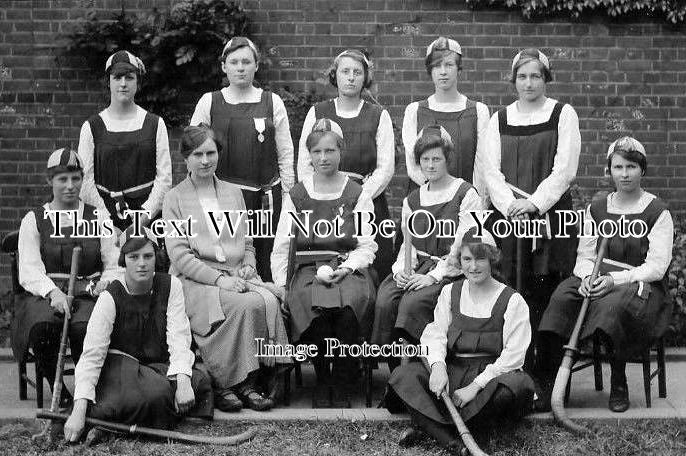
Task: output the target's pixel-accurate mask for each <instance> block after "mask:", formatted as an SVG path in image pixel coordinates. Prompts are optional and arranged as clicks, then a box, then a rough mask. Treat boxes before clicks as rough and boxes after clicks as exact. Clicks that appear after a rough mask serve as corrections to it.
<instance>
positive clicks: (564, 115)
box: [529, 104, 581, 214]
mask: <svg viewBox="0 0 686 456" xmlns="http://www.w3.org/2000/svg"><path fill="white" fill-rule="evenodd" d="M557 132H558V133H557V152H556V153H555V159H554V161H553V170H552V172H551V173H550V175H549V176H548V177H546V178H545V179H543V180H542V181H541V183H540V184H538V187H537V188H536V191H535V192H534V193H533V194H532V195H531V197H530V198H529V201H530V202H531V203H532V204H533V205H534V206H536V207H537V208H538V212H539V213H541V214H545V213H546V212H548V210H549V209H550V208H551V207H553V206H554V205H555V203H557V201H558V200H559V199H560V198H561V197H562V194H563V193H564V192H566V191H567V189H568V188H569V186H570V185H571V184H572V182H573V181H574V178H575V177H576V171H577V168H578V167H579V154H580V153H581V133H579V118H578V117H577V115H576V111H574V108H572V107H571V106H570V105H568V104H566V105H564V107H563V108H562V112H561V113H560V122H559V124H558V127H557Z"/></svg>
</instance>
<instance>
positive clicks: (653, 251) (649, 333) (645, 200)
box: [537, 136, 674, 412]
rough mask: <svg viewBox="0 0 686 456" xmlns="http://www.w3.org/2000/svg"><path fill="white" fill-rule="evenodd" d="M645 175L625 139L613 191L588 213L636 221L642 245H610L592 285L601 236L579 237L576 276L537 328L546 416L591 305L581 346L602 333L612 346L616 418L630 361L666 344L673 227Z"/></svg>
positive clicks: (633, 143)
mask: <svg viewBox="0 0 686 456" xmlns="http://www.w3.org/2000/svg"><path fill="white" fill-rule="evenodd" d="M646 170H647V158H646V152H645V148H644V147H643V145H642V144H641V143H640V142H639V141H637V140H636V139H634V138H632V137H629V136H625V137H622V138H620V139H618V140H617V141H615V142H613V143H612V144H611V145H610V147H609V148H608V151H607V170H606V172H607V173H609V175H610V176H611V177H612V180H613V182H614V185H615V191H614V192H612V193H610V194H609V195H607V197H603V198H600V199H596V200H594V201H593V202H592V203H591V204H590V205H589V206H588V208H587V209H586V221H587V222H591V221H593V222H595V223H602V222H603V221H604V220H609V221H613V222H619V223H621V220H622V218H623V220H624V221H625V223H626V224H628V223H630V222H632V221H634V220H636V221H637V222H636V223H633V225H637V223H641V224H642V225H643V226H644V227H645V233H644V234H643V235H641V236H639V237H636V236H631V235H629V236H628V237H621V236H620V235H619V234H617V235H616V236H614V237H612V239H611V240H610V242H609V244H608V248H607V253H606V255H605V258H604V260H603V262H602V264H601V268H600V275H599V276H598V278H597V279H596V280H595V282H593V283H590V280H589V279H590V276H591V271H592V270H593V263H594V261H595V257H596V251H597V248H598V245H599V243H598V238H597V236H595V237H594V236H587V237H581V238H580V241H579V248H578V251H577V258H576V265H575V267H574V276H572V277H570V278H568V279H567V280H565V281H564V282H562V283H561V284H560V285H559V286H558V287H557V289H556V290H555V293H553V296H552V298H551V299H550V305H549V306H548V309H547V310H546V312H545V314H544V315H543V319H542V320H541V325H540V326H539V328H538V331H539V332H540V337H541V343H540V345H539V353H538V357H537V364H538V368H537V372H538V375H539V381H540V382H541V387H542V389H543V394H542V395H541V396H542V400H541V401H540V403H539V404H537V405H539V406H540V407H541V408H542V409H548V408H549V407H550V405H549V397H550V391H551V389H552V386H553V382H554V380H555V375H556V372H557V369H558V368H559V366H560V363H561V361H562V356H563V350H562V344H563V343H565V342H566V341H567V340H568V339H569V336H570V335H571V332H572V328H573V327H574V323H575V322H576V318H577V315H578V314H579V309H580V308H581V303H582V301H583V299H584V298H585V297H587V296H588V297H590V298H591V302H590V306H589V308H588V313H587V314H586V320H585V323H584V326H583V329H582V332H581V334H580V340H583V339H584V338H587V337H590V336H592V335H594V334H596V333H599V335H600V336H601V339H604V342H606V343H607V344H608V348H609V352H610V354H611V356H612V361H611V363H610V369H611V377H610V400H609V404H608V406H609V408H610V410H612V411H613V412H624V411H626V410H627V409H628V408H629V392H628V389H627V382H626V374H625V368H626V360H628V359H630V358H632V357H635V356H636V355H638V354H640V353H641V352H642V351H643V350H645V349H646V348H647V347H649V346H650V345H651V344H652V343H653V342H654V341H655V340H657V339H658V338H660V337H661V336H662V335H663V334H664V332H665V330H666V329H667V326H668V325H669V322H670V319H671V316H672V302H671V300H670V299H669V296H668V295H667V294H666V292H667V270H668V268H669V263H670V262H671V260H672V243H673V239H674V223H673V221H672V216H671V214H670V212H669V209H668V208H667V205H666V204H665V203H664V202H663V201H662V200H661V199H660V198H658V197H656V196H655V195H653V194H652V193H648V192H647V191H645V190H643V188H642V187H641V179H642V177H643V176H644V175H645V173H646Z"/></svg>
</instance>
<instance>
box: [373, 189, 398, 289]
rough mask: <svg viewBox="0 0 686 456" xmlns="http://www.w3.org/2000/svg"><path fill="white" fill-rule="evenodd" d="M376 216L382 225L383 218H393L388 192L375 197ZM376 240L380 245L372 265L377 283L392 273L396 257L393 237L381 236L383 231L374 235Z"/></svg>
mask: <svg viewBox="0 0 686 456" xmlns="http://www.w3.org/2000/svg"><path fill="white" fill-rule="evenodd" d="M373 203H374V217H375V222H374V223H376V224H377V225H380V224H381V222H382V221H383V220H389V219H390V218H391V213H390V212H389V210H388V202H387V201H386V192H385V191H384V192H382V193H381V194H380V195H379V196H377V197H376V198H374V200H373ZM374 242H376V245H378V247H379V248H378V250H377V251H376V256H375V257H374V263H372V267H373V268H374V270H375V271H376V278H375V279H376V280H377V281H376V283H375V285H378V283H379V282H380V281H381V280H383V278H384V277H386V276H387V275H388V274H390V273H391V266H393V261H394V259H395V255H394V251H393V238H392V237H390V238H386V237H383V236H381V233H377V235H376V236H375V237H374Z"/></svg>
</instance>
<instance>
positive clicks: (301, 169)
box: [298, 106, 317, 182]
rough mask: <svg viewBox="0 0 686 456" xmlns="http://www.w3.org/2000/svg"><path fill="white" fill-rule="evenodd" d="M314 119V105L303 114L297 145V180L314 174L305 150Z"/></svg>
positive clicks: (308, 153)
mask: <svg viewBox="0 0 686 456" xmlns="http://www.w3.org/2000/svg"><path fill="white" fill-rule="evenodd" d="M316 120H317V119H316V116H315V112H314V106H312V107H311V108H310V110H309V111H307V116H305V120H304V121H303V129H302V133H301V134H300V143H299V145H298V182H302V181H303V180H305V177H307V176H310V175H312V174H314V168H313V167H312V161H311V160H310V152H309V151H308V150H307V137H308V136H309V135H310V132H311V131H312V127H314V123H315V122H316Z"/></svg>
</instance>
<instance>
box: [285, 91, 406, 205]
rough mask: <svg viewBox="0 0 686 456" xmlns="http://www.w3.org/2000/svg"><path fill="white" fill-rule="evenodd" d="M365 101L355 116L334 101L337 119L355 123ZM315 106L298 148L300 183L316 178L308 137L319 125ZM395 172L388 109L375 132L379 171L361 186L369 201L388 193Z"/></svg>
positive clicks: (306, 121) (307, 119)
mask: <svg viewBox="0 0 686 456" xmlns="http://www.w3.org/2000/svg"><path fill="white" fill-rule="evenodd" d="M364 103H365V102H364V100H360V105H359V106H358V108H357V111H356V112H353V113H346V112H342V111H341V110H340V109H339V108H338V98H334V106H335V107H336V115H337V116H338V117H342V118H344V119H353V118H355V117H357V116H359V115H360V111H362V107H363V106H364ZM316 120H317V119H316V115H315V112H314V106H312V107H311V108H310V110H309V111H308V112H307V116H306V117H305V121H304V122H303V129H302V133H301V135H300V143H299V146H298V180H300V181H303V180H305V177H306V176H311V175H312V174H314V167H313V166H312V160H310V153H309V151H308V150H307V145H306V142H307V137H308V136H309V135H310V132H311V131H312V128H313V127H314V123H315V121H316ZM394 172H395V136H394V135H393V122H392V121H391V116H390V115H389V114H388V111H386V110H385V109H384V110H383V111H381V117H380V118H379V127H378V128H377V130H376V169H375V170H374V171H373V172H372V174H370V175H369V177H367V178H366V180H365V181H364V182H363V183H362V190H363V191H364V192H365V193H367V194H368V195H369V197H370V198H372V199H373V198H376V197H377V196H379V195H380V194H381V192H383V191H384V190H385V189H386V186H388V183H389V182H390V181H391V178H392V177H393V173H394Z"/></svg>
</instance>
